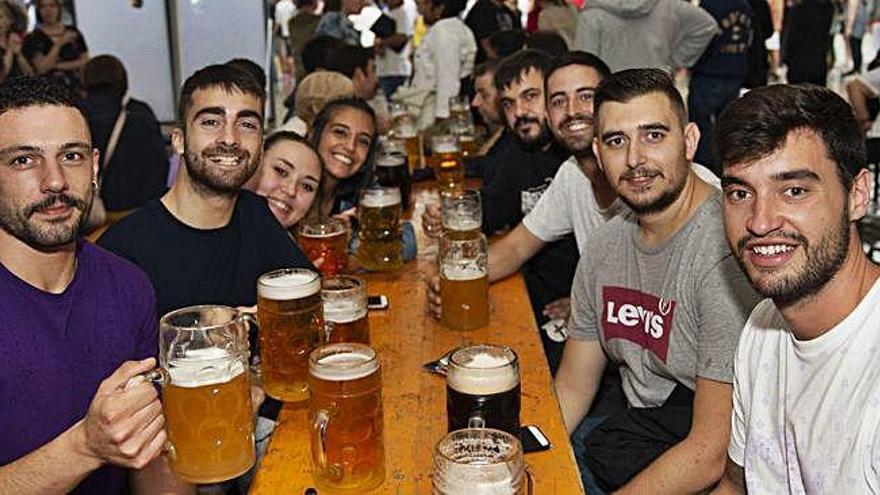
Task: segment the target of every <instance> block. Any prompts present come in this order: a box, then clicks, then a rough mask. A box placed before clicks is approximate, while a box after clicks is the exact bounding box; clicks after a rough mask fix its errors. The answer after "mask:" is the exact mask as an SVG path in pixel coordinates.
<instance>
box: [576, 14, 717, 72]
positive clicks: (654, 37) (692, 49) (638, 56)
mask: <svg viewBox="0 0 880 495" xmlns="http://www.w3.org/2000/svg"><path fill="white" fill-rule="evenodd" d="M719 32H720V30H719V29H718V25H717V24H716V23H715V19H713V18H712V16H711V15H710V14H709V13H708V12H706V11H705V10H703V9H701V8H699V7H695V6H693V5H691V4H690V3H689V2H683V1H682V0H588V2H587V5H586V6H585V7H584V9H583V10H582V11H581V12H580V14H579V15H578V23H577V32H576V35H575V40H574V48H575V49H576V50H583V51H586V52H590V53H593V54H595V55H598V56H599V57H600V58H601V59H602V60H604V61H605V63H607V64H608V65H609V66H610V67H611V70H612V71H615V72H616V71H618V70H622V69H631V68H637V67H656V68H659V69H664V70H666V71H670V72H671V71H673V70H674V69H677V68H679V67H690V66H691V65H693V64H694V63H695V62H696V61H697V59H699V58H700V55H702V54H703V51H704V50H705V49H706V47H707V46H708V45H709V42H710V41H712V38H713V37H714V36H715V35H716V34H718V33H719Z"/></svg>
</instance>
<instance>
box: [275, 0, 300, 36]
mask: <svg viewBox="0 0 880 495" xmlns="http://www.w3.org/2000/svg"><path fill="white" fill-rule="evenodd" d="M294 15H296V5H294V4H293V0H281V1H280V2H278V3H277V4H275V24H276V25H277V26H278V28H279V29H280V30H281V36H283V37H284V38H289V37H290V27H289V24H290V19H292V18H293V16H294Z"/></svg>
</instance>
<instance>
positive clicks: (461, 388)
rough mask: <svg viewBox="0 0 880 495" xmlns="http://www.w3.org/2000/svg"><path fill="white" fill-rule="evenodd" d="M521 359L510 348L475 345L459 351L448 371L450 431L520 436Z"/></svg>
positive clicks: (448, 418) (448, 417)
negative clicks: (479, 430) (478, 430)
mask: <svg viewBox="0 0 880 495" xmlns="http://www.w3.org/2000/svg"><path fill="white" fill-rule="evenodd" d="M519 411H520V381H519V359H518V358H517V355H516V352H514V351H513V349H511V348H509V347H503V346H497V345H489V344H482V345H472V346H468V347H462V348H461V349H458V350H456V351H455V352H453V353H452V355H451V356H450V357H449V365H448V366H447V368H446V417H447V421H448V426H449V431H455V430H460V429H463V428H468V427H472V428H483V427H485V428H495V429H497V430H502V431H506V432H507V433H510V434H511V435H513V436H515V437H517V438H518V437H519Z"/></svg>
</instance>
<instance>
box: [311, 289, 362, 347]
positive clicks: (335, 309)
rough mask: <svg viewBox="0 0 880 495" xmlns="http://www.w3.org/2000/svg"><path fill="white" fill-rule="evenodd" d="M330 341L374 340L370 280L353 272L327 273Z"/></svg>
mask: <svg viewBox="0 0 880 495" xmlns="http://www.w3.org/2000/svg"><path fill="white" fill-rule="evenodd" d="M321 287H322V289H321V297H322V298H323V300H324V327H325V329H326V330H327V339H326V340H327V342H331V343H335V342H359V343H361V344H369V343H370V320H369V319H368V317H367V283H366V282H364V280H363V279H362V278H358V277H353V276H350V275H337V276H335V277H327V278H325V279H324V281H323V282H322V283H321Z"/></svg>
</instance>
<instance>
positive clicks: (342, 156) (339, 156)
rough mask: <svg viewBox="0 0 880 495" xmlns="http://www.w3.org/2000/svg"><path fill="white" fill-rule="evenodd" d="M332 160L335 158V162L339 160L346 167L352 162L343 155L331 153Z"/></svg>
mask: <svg viewBox="0 0 880 495" xmlns="http://www.w3.org/2000/svg"><path fill="white" fill-rule="evenodd" d="M333 158H336V159H337V160H339V161H340V162H342V163H344V164H346V165H351V162H352V159H351V158H349V157H347V156H345V155H340V154H339V153H333Z"/></svg>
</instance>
